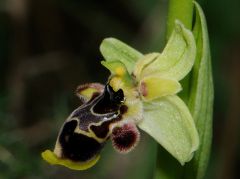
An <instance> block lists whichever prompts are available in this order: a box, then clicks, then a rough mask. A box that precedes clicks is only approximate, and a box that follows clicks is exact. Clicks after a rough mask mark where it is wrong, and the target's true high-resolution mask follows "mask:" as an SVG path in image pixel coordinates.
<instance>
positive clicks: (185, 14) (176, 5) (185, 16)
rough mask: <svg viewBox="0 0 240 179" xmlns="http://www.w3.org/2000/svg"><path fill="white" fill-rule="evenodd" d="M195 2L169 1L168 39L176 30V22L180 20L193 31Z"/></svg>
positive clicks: (189, 0)
mask: <svg viewBox="0 0 240 179" xmlns="http://www.w3.org/2000/svg"><path fill="white" fill-rule="evenodd" d="M192 18H193V1H192V0H169V5H168V18H167V34H166V37H167V39H168V38H169V37H170V35H171V33H172V30H173V28H174V23H175V20H177V19H178V20H180V21H181V22H182V23H183V24H184V25H185V27H186V28H188V29H192Z"/></svg>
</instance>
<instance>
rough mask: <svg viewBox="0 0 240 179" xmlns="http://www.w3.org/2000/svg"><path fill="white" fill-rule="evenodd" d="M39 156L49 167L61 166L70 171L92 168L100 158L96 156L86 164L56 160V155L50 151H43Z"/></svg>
mask: <svg viewBox="0 0 240 179" xmlns="http://www.w3.org/2000/svg"><path fill="white" fill-rule="evenodd" d="M41 156H42V158H43V159H44V160H45V161H47V162H48V163H50V164H51V165H63V166H65V167H67V168H70V169H72V170H86V169H89V168H91V167H92V166H94V165H95V164H96V163H97V162H98V160H99V158H100V155H98V156H96V157H95V158H94V159H91V160H89V161H87V162H73V161H71V160H69V159H61V158H58V157H57V155H56V154H55V153H53V152H52V151H50V150H45V151H44V152H42V153H41Z"/></svg>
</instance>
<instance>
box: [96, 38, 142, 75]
mask: <svg viewBox="0 0 240 179" xmlns="http://www.w3.org/2000/svg"><path fill="white" fill-rule="evenodd" d="M100 51H101V53H102V55H103V57H104V58H105V60H106V61H115V60H119V61H121V62H122V63H123V64H124V65H125V66H126V67H127V70H128V72H129V74H131V73H132V71H133V68H134V66H135V63H136V62H137V60H138V59H140V58H141V57H142V56H143V55H142V54H141V53H140V52H138V51H137V50H135V49H133V48H132V47H130V46H128V45H126V44H125V43H123V42H121V41H120V40H117V39H115V38H106V39H104V40H103V42H102V43H101V45H100Z"/></svg>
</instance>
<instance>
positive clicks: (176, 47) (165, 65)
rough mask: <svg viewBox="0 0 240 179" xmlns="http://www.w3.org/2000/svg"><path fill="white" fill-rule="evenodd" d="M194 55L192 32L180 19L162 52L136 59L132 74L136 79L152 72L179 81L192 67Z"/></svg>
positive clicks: (194, 47)
mask: <svg viewBox="0 0 240 179" xmlns="http://www.w3.org/2000/svg"><path fill="white" fill-rule="evenodd" d="M195 56H196V45H195V40H194V37H193V34H192V32H191V31H189V30H188V29H186V28H185V27H184V25H183V24H182V23H181V22H180V21H176V22H175V28H174V30H173V33H172V35H171V37H170V39H169V41H168V42H167V45H166V47H165V49H164V50H163V52H162V54H160V53H153V54H150V55H149V56H145V57H146V58H143V59H141V60H140V61H138V63H137V64H136V67H135V70H134V72H135V73H134V74H135V76H136V77H137V79H141V78H144V77H145V76H148V75H153V74H154V75H159V76H160V77H163V78H172V79H176V80H178V81H179V80H181V79H183V78H184V77H185V76H186V75H187V74H188V73H189V72H190V70H191V69H192V66H193V64H194V60H195ZM148 58H150V59H148ZM145 61H146V62H145Z"/></svg>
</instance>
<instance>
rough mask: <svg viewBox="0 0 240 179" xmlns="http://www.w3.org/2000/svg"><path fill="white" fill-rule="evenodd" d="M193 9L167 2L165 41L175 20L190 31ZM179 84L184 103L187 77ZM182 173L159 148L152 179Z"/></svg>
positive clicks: (179, 0)
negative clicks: (181, 88)
mask: <svg viewBox="0 0 240 179" xmlns="http://www.w3.org/2000/svg"><path fill="white" fill-rule="evenodd" d="M193 7H194V5H193V1H192V0H169V5H168V17H167V29H166V32H167V33H166V40H168V39H169V37H170V35H171V33H172V31H173V29H174V26H175V20H180V21H181V22H182V23H183V24H184V25H185V27H186V28H188V29H190V30H192V19H193ZM181 84H182V87H183V89H185V90H183V91H182V92H181V94H180V95H181V97H182V99H183V100H184V101H185V102H186V101H187V100H188V97H189V96H188V95H189V94H188V92H189V90H188V88H189V75H187V76H186V77H185V78H184V80H182V81H181ZM162 161H164V162H162ZM163 163H164V164H163ZM183 173H184V168H183V167H182V166H181V165H180V164H179V163H178V162H177V161H176V160H175V159H174V158H173V157H172V156H171V155H170V154H168V153H167V152H166V151H165V150H164V149H163V148H162V147H160V146H159V147H158V159H157V168H156V171H155V176H154V179H176V178H183Z"/></svg>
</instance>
